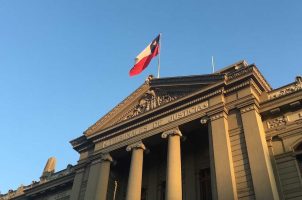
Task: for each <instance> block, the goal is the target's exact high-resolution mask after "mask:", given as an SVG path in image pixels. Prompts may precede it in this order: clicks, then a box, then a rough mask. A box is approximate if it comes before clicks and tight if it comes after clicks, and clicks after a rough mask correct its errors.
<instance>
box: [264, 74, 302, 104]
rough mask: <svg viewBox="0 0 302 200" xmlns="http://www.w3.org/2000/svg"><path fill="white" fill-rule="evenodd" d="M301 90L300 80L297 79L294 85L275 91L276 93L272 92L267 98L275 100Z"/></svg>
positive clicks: (301, 82)
mask: <svg viewBox="0 0 302 200" xmlns="http://www.w3.org/2000/svg"><path fill="white" fill-rule="evenodd" d="M301 89H302V81H301V79H300V78H297V82H296V83H294V84H292V85H289V86H287V87H285V88H282V89H280V90H277V91H276V92H273V93H271V94H269V95H268V98H269V99H275V98H278V97H282V96H284V95H287V94H290V93H293V92H296V91H299V90H301Z"/></svg>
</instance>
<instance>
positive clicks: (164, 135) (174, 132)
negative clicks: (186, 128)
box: [161, 127, 182, 138]
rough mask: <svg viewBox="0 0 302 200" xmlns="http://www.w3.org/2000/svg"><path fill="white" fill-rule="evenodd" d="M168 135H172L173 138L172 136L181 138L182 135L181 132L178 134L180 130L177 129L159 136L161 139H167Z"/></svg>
mask: <svg viewBox="0 0 302 200" xmlns="http://www.w3.org/2000/svg"><path fill="white" fill-rule="evenodd" d="M169 135H172V136H173V135H178V136H180V137H182V134H181V132H180V130H179V128H178V127H176V128H173V129H171V130H168V131H165V132H163V133H162V134H161V137H162V138H167V137H168V136H169Z"/></svg>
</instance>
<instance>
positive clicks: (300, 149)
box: [294, 142, 302, 175]
mask: <svg viewBox="0 0 302 200" xmlns="http://www.w3.org/2000/svg"><path fill="white" fill-rule="evenodd" d="M294 151H295V153H296V158H297V161H298V165H299V169H300V173H301V175H302V142H300V143H299V144H298V145H297V146H296V147H295V149H294Z"/></svg>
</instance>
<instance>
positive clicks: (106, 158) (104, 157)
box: [91, 153, 113, 165]
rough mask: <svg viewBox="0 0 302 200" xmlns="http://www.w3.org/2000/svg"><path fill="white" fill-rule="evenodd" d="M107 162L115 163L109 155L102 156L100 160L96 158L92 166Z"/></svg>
mask: <svg viewBox="0 0 302 200" xmlns="http://www.w3.org/2000/svg"><path fill="white" fill-rule="evenodd" d="M105 161H109V162H112V161H113V159H112V157H111V156H110V154H109V153H106V154H102V155H100V156H99V157H98V158H95V159H94V160H92V162H91V165H94V164H98V163H102V162H105Z"/></svg>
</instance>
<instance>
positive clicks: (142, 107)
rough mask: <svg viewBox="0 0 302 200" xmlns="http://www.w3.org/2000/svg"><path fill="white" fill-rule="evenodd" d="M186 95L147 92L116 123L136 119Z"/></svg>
mask: <svg viewBox="0 0 302 200" xmlns="http://www.w3.org/2000/svg"><path fill="white" fill-rule="evenodd" d="M184 95H185V94H179V93H178V94H168V93H166V92H163V91H161V92H158V94H157V93H155V91H154V90H149V91H147V92H146V93H145V94H144V95H143V96H142V97H141V98H140V99H139V100H138V103H137V104H136V105H135V106H134V107H133V108H132V109H130V110H129V111H128V112H127V113H126V114H125V115H124V116H122V117H121V118H120V119H119V120H117V122H116V123H119V122H121V121H124V120H127V119H130V118H133V117H136V116H138V115H140V114H142V113H145V112H148V111H150V110H153V109H155V108H157V107H159V106H162V105H164V104H167V103H169V102H171V101H174V100H176V99H178V98H180V97H183V96H184Z"/></svg>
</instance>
